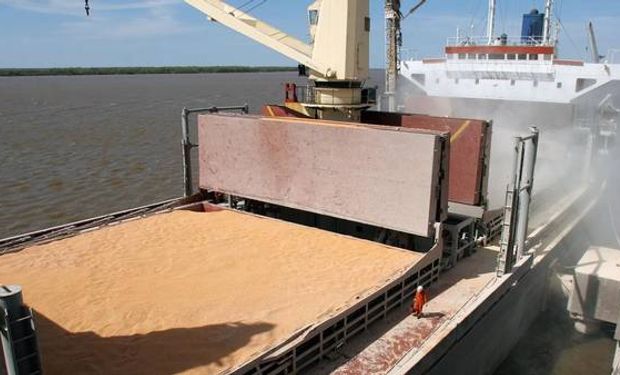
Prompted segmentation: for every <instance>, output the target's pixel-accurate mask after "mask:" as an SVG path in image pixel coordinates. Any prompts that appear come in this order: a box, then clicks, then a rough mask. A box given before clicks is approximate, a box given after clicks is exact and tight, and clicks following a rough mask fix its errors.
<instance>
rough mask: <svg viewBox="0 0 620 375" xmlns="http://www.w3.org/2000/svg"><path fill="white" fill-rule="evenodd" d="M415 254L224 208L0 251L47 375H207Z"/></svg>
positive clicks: (2, 278) (2, 275)
mask: <svg viewBox="0 0 620 375" xmlns="http://www.w3.org/2000/svg"><path fill="white" fill-rule="evenodd" d="M418 259H419V255H416V254H414V253H410V252H405V251H400V250H396V249H393V248H389V247H386V246H381V245H378V244H374V243H371V242H366V241H361V240H355V239H352V238H348V237H343V236H338V235H335V234H331V233H328V232H324V231H320V230H317V229H311V228H305V227H301V226H296V225H292V224H287V223H283V222H278V221H275V220H270V219H265V218H259V217H255V216H251V215H245V214H241V213H237V212H231V211H226V210H222V211H217V212H210V213H205V212H192V211H174V212H171V213H165V214H159V215H154V216H151V217H148V218H145V219H139V220H134V221H130V222H126V223H123V224H119V225H115V226H110V227H106V228H103V229H99V230H96V231H92V232H88V233H84V234H81V235H78V236H75V237H72V238H67V239H64V240H59V241H55V242H51V243H48V244H43V245H38V246H34V247H31V248H28V249H25V250H23V251H21V252H19V253H15V254H10V255H6V256H2V257H0V282H2V283H5V284H13V283H15V284H21V285H22V286H23V290H24V300H25V302H26V303H27V304H29V305H30V306H31V307H33V308H34V309H35V311H36V316H37V321H38V328H39V342H40V345H41V349H42V353H43V354H42V355H43V364H44V370H45V373H46V374H176V373H187V374H190V373H191V374H210V373H219V372H225V371H226V370H229V369H231V368H235V367H236V366H238V365H240V364H242V363H244V362H246V361H247V360H249V359H251V358H253V357H254V356H256V355H257V354H259V353H261V352H262V351H264V350H265V349H266V348H268V347H270V346H272V345H274V344H276V343H279V342H281V341H283V340H285V339H286V338H288V337H290V335H291V334H292V333H293V332H295V331H297V330H298V329H301V328H303V327H306V326H308V325H310V324H312V323H315V322H317V321H320V320H322V319H325V318H326V317H327V316H330V315H331V314H334V313H335V312H336V311H337V310H338V309H339V308H342V307H343V306H345V305H350V304H352V303H354V301H355V300H356V298H357V297H358V296H365V295H366V294H367V293H369V291H370V290H374V289H375V288H377V287H379V286H381V285H383V284H384V283H385V281H386V280H387V279H388V278H390V277H392V276H393V275H394V274H395V273H397V272H399V271H402V270H403V269H406V268H408V267H410V266H412V265H413V264H414V263H415V262H416V260H418Z"/></svg>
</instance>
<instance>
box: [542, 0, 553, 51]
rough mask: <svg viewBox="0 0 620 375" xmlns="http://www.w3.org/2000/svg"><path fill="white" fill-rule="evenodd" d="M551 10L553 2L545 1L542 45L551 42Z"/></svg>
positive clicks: (551, 0)
mask: <svg viewBox="0 0 620 375" xmlns="http://www.w3.org/2000/svg"><path fill="white" fill-rule="evenodd" d="M552 10H553V0H547V2H546V4H545V26H544V29H543V44H550V42H551V12H552Z"/></svg>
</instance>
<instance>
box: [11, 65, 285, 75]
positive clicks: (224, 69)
mask: <svg viewBox="0 0 620 375" xmlns="http://www.w3.org/2000/svg"><path fill="white" fill-rule="evenodd" d="M289 71H297V68H296V67H286V66H138V67H105V68H83V67H73V68H0V76H2V77H16V76H74V75H112V74H195V73H256V72H289Z"/></svg>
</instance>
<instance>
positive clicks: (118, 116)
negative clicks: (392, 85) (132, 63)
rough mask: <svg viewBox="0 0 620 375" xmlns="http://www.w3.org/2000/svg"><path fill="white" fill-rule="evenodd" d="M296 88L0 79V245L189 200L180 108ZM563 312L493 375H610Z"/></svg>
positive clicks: (542, 322)
mask: <svg viewBox="0 0 620 375" xmlns="http://www.w3.org/2000/svg"><path fill="white" fill-rule="evenodd" d="M381 76H382V72H381V71H373V72H372V79H371V82H370V83H371V84H380V82H381ZM288 81H296V82H299V83H301V82H302V81H301V80H300V79H299V78H297V76H296V74H295V73H259V74H256V73H235V74H194V75H130V76H71V77H10V78H0V238H4V237H8V236H11V235H16V234H19V233H24V232H28V231H32V230H37V229H42V228H46V227H50V226H53V225H58V224H63V223H67V222H71V221H75V220H80V219H85V218H89V217H93V216H97V215H101V214H105V213H109V212H114V211H119V210H123V209H128V208H132V207H136V206H140V205H144V204H148V203H153V202H157V201H161V200H164V199H168V198H175V197H178V196H181V195H182V193H183V184H182V178H181V177H182V173H181V153H180V113H181V109H182V108H183V107H184V106H186V107H190V108H191V107H204V106H212V105H219V106H225V105H242V104H244V103H248V104H249V106H250V110H251V112H253V113H257V112H258V111H259V109H260V107H261V106H262V105H263V104H266V103H280V102H281V101H282V99H283V84H284V83H285V82H288ZM0 261H2V260H1V258H0ZM558 288H559V287H558ZM565 304H566V300H565V298H563V297H562V296H561V293H559V292H558V293H555V296H552V297H551V298H550V300H549V309H548V311H547V312H545V313H543V314H541V315H540V317H539V318H538V320H537V321H536V322H535V323H534V325H533V327H532V328H531V329H530V330H529V331H528V332H525V336H524V338H523V339H522V340H521V342H520V343H519V344H518V346H517V347H516V348H515V349H514V350H513V353H512V354H511V355H510V356H509V357H508V358H507V359H506V361H505V362H504V363H503V364H502V365H501V366H500V368H499V369H498V370H497V372H496V374H501V375H508V374H541V375H543V374H583V373H587V374H590V375H597V374H601V375H602V374H609V373H610V367H611V359H612V357H613V342H612V340H611V339H610V334H609V332H601V333H600V334H598V335H595V336H591V337H583V336H581V335H578V334H576V333H574V332H573V330H572V323H571V321H570V319H568V317H567V316H566V314H565ZM455 373H456V372H455Z"/></svg>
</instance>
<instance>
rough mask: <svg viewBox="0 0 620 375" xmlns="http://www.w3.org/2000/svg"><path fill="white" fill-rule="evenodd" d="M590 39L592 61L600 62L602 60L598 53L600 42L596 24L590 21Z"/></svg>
mask: <svg viewBox="0 0 620 375" xmlns="http://www.w3.org/2000/svg"><path fill="white" fill-rule="evenodd" d="M588 39H589V40H590V53H591V54H592V62H593V63H595V64H598V63H600V62H601V55H599V53H598V44H597V43H596V36H595V34H594V26H593V25H592V22H588Z"/></svg>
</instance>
